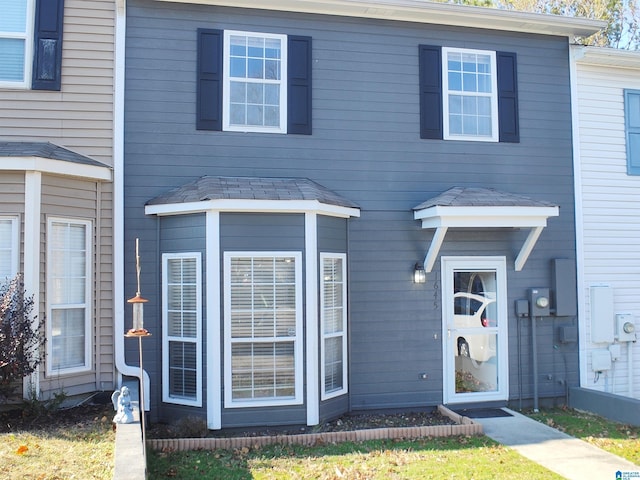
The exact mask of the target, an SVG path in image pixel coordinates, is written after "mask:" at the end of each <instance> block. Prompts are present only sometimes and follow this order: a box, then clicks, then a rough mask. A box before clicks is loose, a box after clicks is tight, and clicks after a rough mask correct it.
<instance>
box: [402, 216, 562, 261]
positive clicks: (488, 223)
mask: <svg viewBox="0 0 640 480" xmlns="http://www.w3.org/2000/svg"><path fill="white" fill-rule="evenodd" d="M559 214H560V211H559V208H558V207H557V206H445V205H435V206H429V207H426V208H421V209H417V210H415V211H414V218H415V219H416V220H421V222H422V228H435V229H436V231H435V233H434V235H433V239H432V240H431V245H430V246H429V250H428V251H427V254H426V256H425V259H424V269H425V271H427V272H430V271H431V270H432V269H433V265H434V263H435V261H436V258H437V257H438V252H439V251H440V247H441V246H442V243H443V241H444V237H445V235H446V233H447V230H448V229H449V228H530V229H531V230H530V232H529V235H528V236H527V238H526V240H525V241H524V244H523V245H522V247H521V248H520V252H519V253H518V256H517V258H516V260H515V270H516V271H520V270H522V268H523V267H524V264H525V263H526V261H527V258H529V254H530V253H531V251H532V250H533V247H534V246H535V244H536V242H537V241H538V237H539V236H540V234H541V233H542V230H543V229H544V227H546V225H547V219H548V218H549V217H557V216H558V215H559Z"/></svg>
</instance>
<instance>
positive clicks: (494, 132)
mask: <svg viewBox="0 0 640 480" xmlns="http://www.w3.org/2000/svg"><path fill="white" fill-rule="evenodd" d="M451 53H458V54H462V55H464V54H474V55H488V56H489V58H490V68H491V93H488V94H487V93H483V92H470V93H466V94H465V93H464V92H461V91H458V90H449V54H451ZM442 94H443V101H442V105H443V117H444V118H443V128H444V135H443V137H444V139H445V140H470V141H476V142H498V141H499V138H500V137H499V125H498V71H497V63H496V52H495V51H491V50H474V49H468V48H451V47H442ZM452 94H454V95H462V96H472V97H490V99H491V135H490V136H489V135H458V134H451V133H450V129H449V122H450V117H449V96H450V95H452Z"/></svg>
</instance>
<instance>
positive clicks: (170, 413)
mask: <svg viewBox="0 0 640 480" xmlns="http://www.w3.org/2000/svg"><path fill="white" fill-rule="evenodd" d="M158 221H159V244H160V255H162V254H163V253H186V252H190V253H195V252H199V253H201V254H202V258H201V259H202V262H201V268H202V272H201V273H202V281H203V283H202V292H203V296H202V312H203V316H204V317H203V319H202V320H203V321H202V326H203V330H202V333H201V338H202V339H203V340H204V339H205V338H206V335H207V322H206V318H207V316H206V311H207V310H206V309H207V299H206V295H204V292H206V287H207V285H206V279H207V275H206V269H205V265H206V249H205V221H206V220H205V215H204V214H194V215H184V216H178V217H162V218H160V219H158ZM161 262H162V260H161V256H160V257H158V264H159V267H158V272H159V273H158V275H159V276H158V277H157V278H158V286H157V287H158V291H157V292H158V302H157V303H156V304H154V305H149V306H150V307H151V309H148V308H147V306H146V305H145V328H147V329H149V330H150V331H152V332H153V334H154V335H157V337H158V346H157V347H156V348H153V349H152V351H151V353H150V354H149V355H147V356H146V357H145V360H144V362H145V369H146V370H147V372H148V373H149V377H150V381H151V383H150V385H151V401H152V407H151V408H152V410H153V409H156V410H157V409H158V406H159V404H158V402H159V401H161V399H162V348H161V347H160V345H161V343H160V342H162V335H163V333H164V332H163V331H162V308H161V306H162V298H161V292H162V285H161V279H162V274H161V271H160V265H162V263H161ZM143 296H144V297H145V298H147V297H146V295H143ZM149 320H150V321H149ZM147 325H148V326H147ZM125 345H126V344H125ZM134 347H137V346H136V345H129V348H128V350H127V354H128V355H129V358H130V359H131V363H133V359H134V358H135V356H136V355H137V354H138V350H137V348H134ZM206 359H207V345H206V344H205V343H203V345H202V371H201V372H200V373H201V378H202V388H203V391H206V388H207V361H206ZM206 406H207V396H206V395H205V394H203V395H202V408H198V407H191V406H185V405H177V404H170V403H165V404H163V405H162V420H163V421H167V422H170V421H172V420H175V419H176V418H179V416H181V415H189V416H191V415H195V416H201V417H203V418H205V412H206Z"/></svg>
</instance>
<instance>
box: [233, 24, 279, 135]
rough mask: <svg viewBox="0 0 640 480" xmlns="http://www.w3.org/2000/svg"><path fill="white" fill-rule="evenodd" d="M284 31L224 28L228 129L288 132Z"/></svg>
mask: <svg viewBox="0 0 640 480" xmlns="http://www.w3.org/2000/svg"><path fill="white" fill-rule="evenodd" d="M286 60H287V41H286V36H284V35H267V34H255V33H246V32H235V31H228V30H227V31H225V32H224V68H223V71H224V72H225V75H224V87H223V92H224V101H223V118H224V126H223V128H224V130H236V131H252V132H277V133H286V121H287V115H286V114H287V109H286V105H287V85H286V83H284V82H283V79H284V78H287V63H286Z"/></svg>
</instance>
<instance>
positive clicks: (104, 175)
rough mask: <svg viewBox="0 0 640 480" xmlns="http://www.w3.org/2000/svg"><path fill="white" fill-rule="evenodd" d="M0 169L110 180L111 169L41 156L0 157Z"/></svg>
mask: <svg viewBox="0 0 640 480" xmlns="http://www.w3.org/2000/svg"><path fill="white" fill-rule="evenodd" d="M0 160H2V161H0V171H9V170H13V171H31V172H41V173H50V174H54V175H65V176H69V177H81V178H90V179H92V180H105V181H111V169H110V168H109V167H106V166H105V167H100V166H97V165H85V164H82V163H74V162H65V161H63V160H54V159H51V158H42V157H0Z"/></svg>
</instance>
